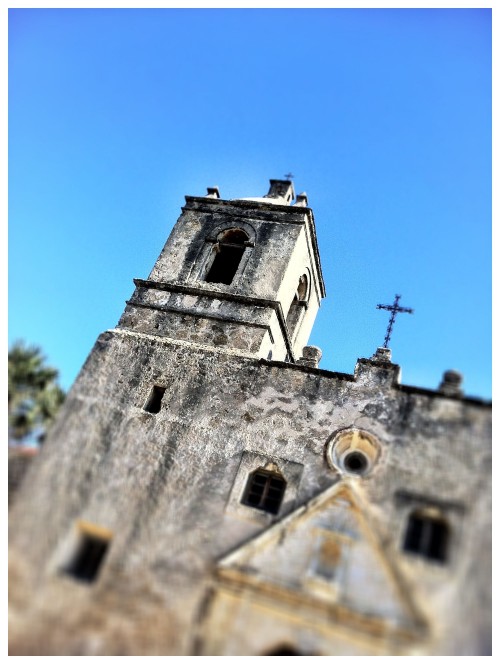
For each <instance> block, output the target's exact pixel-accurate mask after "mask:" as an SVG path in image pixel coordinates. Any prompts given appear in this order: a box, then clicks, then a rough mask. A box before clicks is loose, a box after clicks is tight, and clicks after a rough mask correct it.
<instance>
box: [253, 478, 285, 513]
mask: <svg viewBox="0 0 500 664" xmlns="http://www.w3.org/2000/svg"><path fill="white" fill-rule="evenodd" d="M285 488H286V482H285V479H284V478H283V477H282V476H281V475H279V474H277V473H272V472H269V471H266V470H264V469H258V470H256V471H255V472H254V473H252V474H251V475H250V476H249V478H248V482H247V486H246V489H245V495H244V497H243V501H242V502H243V504H244V505H249V506H250V507H256V508H257V509H259V510H263V511H264V512H270V513H271V514H278V512H279V509H280V506H281V502H282V500H283V496H284V494H285Z"/></svg>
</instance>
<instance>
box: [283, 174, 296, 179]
mask: <svg viewBox="0 0 500 664" xmlns="http://www.w3.org/2000/svg"><path fill="white" fill-rule="evenodd" d="M284 177H286V179H287V180H292V179H293V178H294V177H295V175H294V174H293V173H285V175H284Z"/></svg>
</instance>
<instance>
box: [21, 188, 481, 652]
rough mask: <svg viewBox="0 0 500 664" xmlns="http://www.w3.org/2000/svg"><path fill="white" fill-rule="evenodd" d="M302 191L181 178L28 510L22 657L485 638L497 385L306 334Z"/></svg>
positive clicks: (59, 428) (314, 284) (450, 645)
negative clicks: (416, 373)
mask: <svg viewBox="0 0 500 664" xmlns="http://www.w3.org/2000/svg"><path fill="white" fill-rule="evenodd" d="M324 297H325V286H324V283H323V276H322V271H321V264H320V257H319V251H318V245H317V239H316V232H315V225H314V217H313V213H312V210H311V209H310V208H309V207H308V201H307V197H306V195H305V194H301V195H298V196H295V193H294V189H293V184H292V182H291V181H288V180H271V187H270V190H269V193H268V194H267V195H265V196H263V197H259V198H242V199H237V200H222V199H221V198H220V196H219V191H218V189H217V188H210V189H209V190H208V194H207V195H206V196H204V197H198V196H196V197H195V196H187V197H186V204H185V206H184V207H183V210H182V214H181V216H180V218H179V220H178V221H177V223H176V225H175V227H174V229H173V231H172V233H171V235H170V237H169V239H168V240H167V243H166V244H165V247H164V249H163V251H162V252H161V254H160V256H159V258H158V260H157V262H156V264H155V265H154V267H153V270H152V272H151V274H150V275H149V278H148V279H135V290H134V292H133V294H132V296H131V298H130V299H129V300H128V301H127V303H126V307H125V311H124V313H123V315H122V317H121V319H120V321H119V323H118V325H117V327H116V328H115V329H113V330H108V331H106V332H104V333H102V334H101V335H100V336H99V338H98V339H97V341H96V343H95V346H94V348H93V349H92V351H91V353H90V355H89V357H88V359H87V361H86V362H85V364H84V366H83V368H82V370H81V372H80V374H79V376H78V378H77V380H76V382H75V384H74V386H73V388H72V389H71V391H70V393H69V394H68V397H67V399H66V402H65V404H64V406H63V408H62V410H61V412H60V415H59V417H58V420H57V421H56V423H55V425H54V426H53V428H52V430H51V433H50V435H49V437H48V439H47V441H46V443H45V445H44V447H43V449H42V451H41V453H40V454H39V455H38V457H37V458H36V459H35V460H34V461H33V462H32V465H31V467H30V468H29V470H28V472H27V475H26V479H25V480H24V482H23V485H22V487H21V488H20V489H19V491H18V493H17V496H16V498H15V500H14V504H13V507H12V509H11V512H10V591H11V607H10V615H9V618H10V652H11V654H15V655H23V654H27V655H37V654H38V655H286V654H295V655H381V654H389V655H405V654H406V655H408V654H411V655H414V654H423V655H437V654H441V655H465V654H470V655H487V654H490V653H491V405H490V403H487V402H484V401H482V400H480V399H475V398H469V397H466V396H464V395H463V393H462V389H461V377H460V375H459V374H458V373H457V372H455V371H447V372H445V373H444V375H443V380H442V382H441V384H440V385H439V386H438V387H437V389H436V390H435V391H434V390H428V389H422V388H418V387H411V386H407V385H404V384H402V383H401V382H400V368H399V366H398V365H396V364H394V363H392V361H391V351H390V350H389V348H387V347H386V346H387V344H386V345H385V346H384V347H383V348H379V349H377V350H376V351H375V353H374V355H373V356H372V357H371V358H369V359H360V360H358V362H357V364H356V366H355V368H354V373H353V374H352V375H351V374H344V373H338V372H332V371H325V370H322V369H319V368H318V363H319V359H320V356H321V351H320V350H319V349H318V348H316V347H314V346H307V343H308V338H309V335H310V332H311V329H312V326H313V323H314V319H315V316H316V314H317V312H318V309H319V306H320V303H321V300H322V298H324Z"/></svg>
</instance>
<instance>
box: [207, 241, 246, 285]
mask: <svg viewBox="0 0 500 664" xmlns="http://www.w3.org/2000/svg"><path fill="white" fill-rule="evenodd" d="M247 241H248V236H247V234H246V233H245V232H244V231H242V230H239V229H237V228H236V229H235V228H233V229H231V230H228V231H226V232H225V233H223V234H222V235H221V236H220V237H219V241H218V242H217V244H216V245H215V247H214V249H213V251H214V252H215V256H214V259H213V261H212V265H211V266H210V269H209V270H208V273H207V276H206V277H205V281H207V282H209V283H212V284H226V285H229V284H231V282H232V281H233V279H234V276H235V274H236V272H237V271H238V267H239V265H240V262H241V259H242V257H243V254H244V253H245V248H246V245H245V242H247Z"/></svg>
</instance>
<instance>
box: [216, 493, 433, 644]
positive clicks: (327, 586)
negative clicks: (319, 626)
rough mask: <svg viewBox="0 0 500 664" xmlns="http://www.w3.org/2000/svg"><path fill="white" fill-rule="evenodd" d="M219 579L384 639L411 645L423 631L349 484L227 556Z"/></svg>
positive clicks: (359, 498) (399, 577)
mask: <svg viewBox="0 0 500 664" xmlns="http://www.w3.org/2000/svg"><path fill="white" fill-rule="evenodd" d="M218 578H219V580H220V582H221V583H223V584H224V585H226V586H227V585H228V584H233V585H236V586H238V587H239V588H241V589H242V590H243V589H245V590H248V591H250V592H251V591H252V590H253V591H254V592H256V593H261V594H262V595H263V596H268V597H269V598H273V601H279V602H283V603H284V604H287V603H288V604H289V605H290V606H292V605H293V606H295V607H297V606H300V607H301V608H303V609H304V610H305V609H306V608H307V607H309V608H310V609H311V610H319V611H321V612H323V613H324V614H325V612H326V614H327V615H328V616H329V618H330V619H333V620H335V622H337V623H339V622H342V623H344V624H346V626H347V625H349V624H351V625H352V626H353V627H355V629H357V630H360V629H361V630H362V631H363V629H365V631H366V632H368V633H372V634H376V635H383V636H384V637H386V636H388V635H389V634H392V635H397V634H400V635H401V636H402V637H406V638H412V636H416V634H417V633H418V634H419V635H420V636H422V632H423V629H424V621H423V619H422V616H421V615H420V612H419V611H418V610H417V608H416V607H415V606H414V603H413V601H412V598H411V596H410V593H409V591H408V588H407V587H406V584H405V583H404V579H403V577H402V575H401V573H400V572H399V570H398V569H397V565H396V563H395V561H394V560H393V559H392V558H391V556H390V555H388V554H387V553H386V552H385V551H384V548H383V546H382V544H381V538H380V536H379V534H378V532H377V529H376V525H375V519H374V516H373V514H372V510H370V508H369V505H368V504H367V503H366V501H364V500H363V498H362V496H361V495H360V493H359V491H358V490H357V488H355V487H354V486H353V484H352V483H351V482H350V481H349V480H342V481H340V482H339V483H337V484H336V485H334V486H332V487H330V488H329V489H327V490H326V491H324V492H323V493H321V494H319V495H318V496H316V497H315V498H313V499H312V500H311V501H310V502H308V503H307V504H305V505H303V506H301V507H300V508H298V509H297V510H296V511H295V512H293V513H292V514H290V515H289V516H287V517H286V518H284V519H283V520H282V521H280V522H278V523H276V524H274V525H273V526H271V527H270V528H268V529H267V530H265V531H264V532H263V533H260V534H259V535H258V536H257V537H255V538H254V539H252V540H251V541H249V542H246V543H245V544H243V545H242V546H241V547H239V548H238V549H236V550H235V551H233V552H231V553H230V554H228V555H226V556H225V557H224V558H223V559H222V560H220V562H219V565H218Z"/></svg>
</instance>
